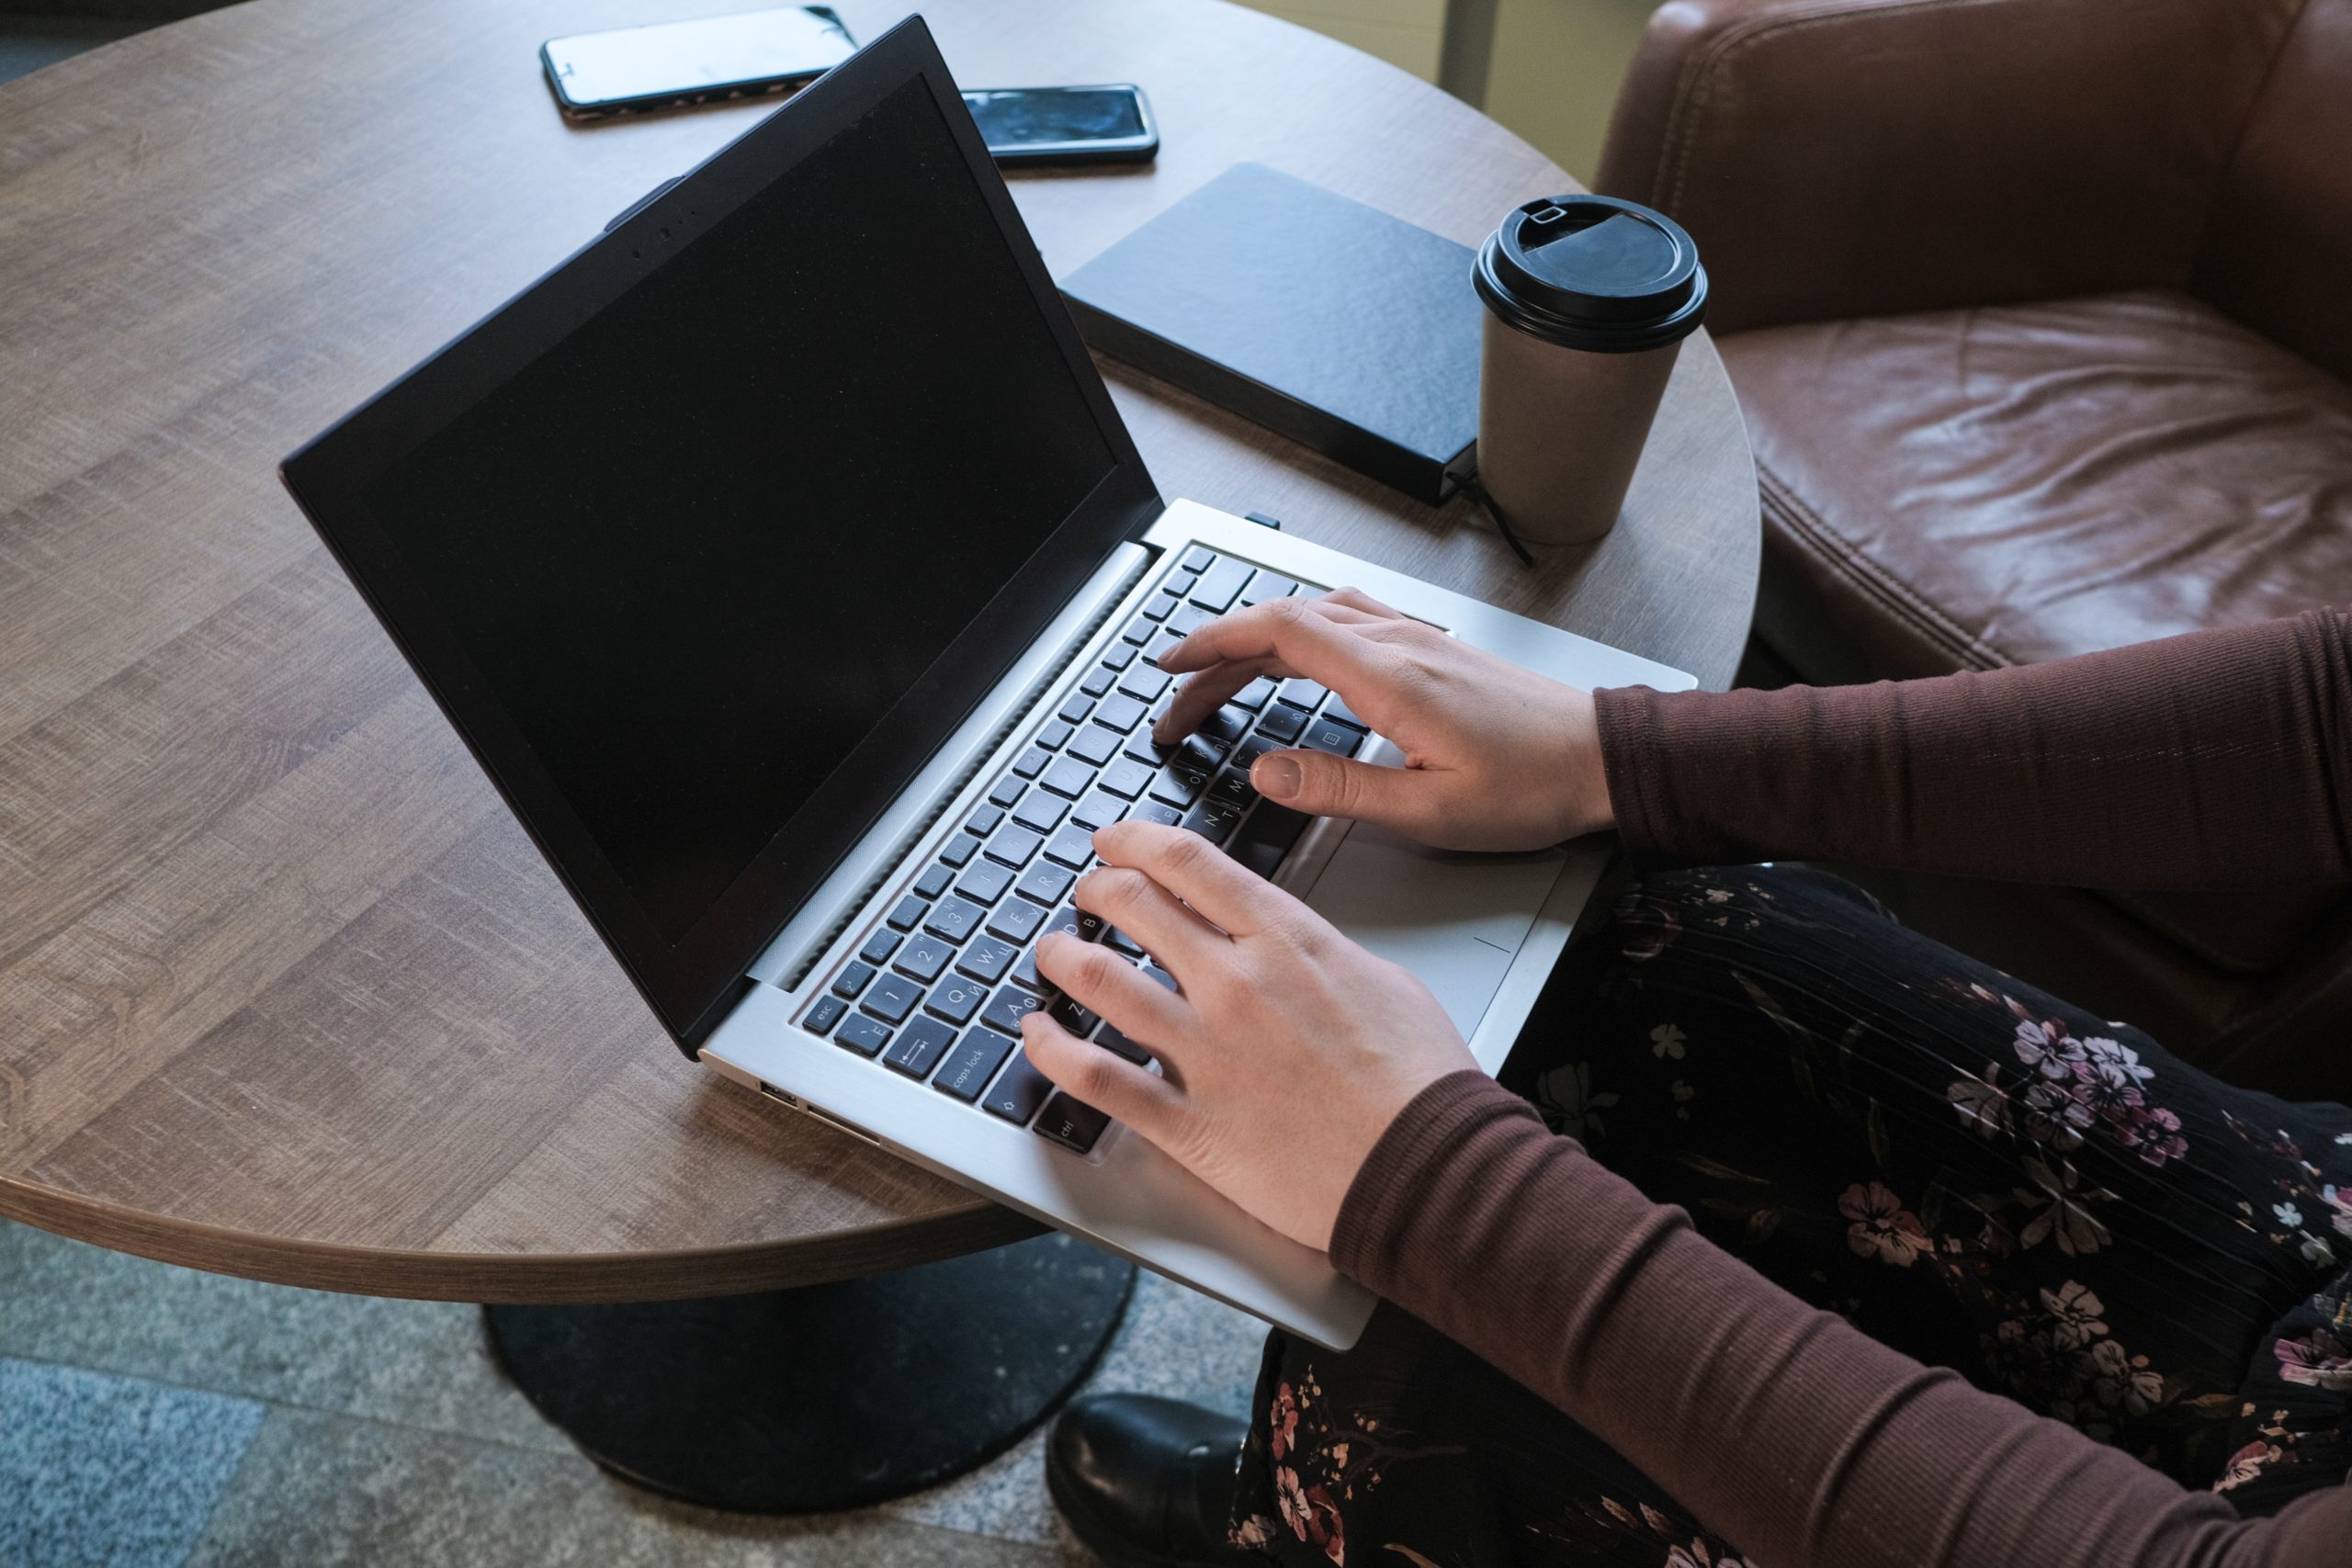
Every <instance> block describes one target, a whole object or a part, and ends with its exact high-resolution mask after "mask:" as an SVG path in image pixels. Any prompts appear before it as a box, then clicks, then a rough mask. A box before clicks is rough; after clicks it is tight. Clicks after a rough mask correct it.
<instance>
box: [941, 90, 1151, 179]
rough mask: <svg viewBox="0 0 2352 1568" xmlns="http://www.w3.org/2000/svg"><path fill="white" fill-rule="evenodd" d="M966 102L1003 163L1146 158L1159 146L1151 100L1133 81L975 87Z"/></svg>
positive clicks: (967, 93)
mask: <svg viewBox="0 0 2352 1568" xmlns="http://www.w3.org/2000/svg"><path fill="white" fill-rule="evenodd" d="M964 102H965V105H966V106H967V107H969V108H970V109H971V111H972V118H973V120H974V121H975V122H976V123H978V126H979V128H980V139H981V140H982V141H986V142H987V143H988V144H989V156H991V157H993V158H994V159H995V160H996V161H997V162H998V163H1000V164H1010V165H1019V164H1148V163H1149V162H1151V160H1152V158H1153V156H1154V155H1155V154H1157V153H1158V152H1159V126H1157V125H1156V124H1154V123H1153V122H1152V118H1151V105H1150V104H1149V103H1148V101H1146V99H1145V98H1144V96H1143V89H1142V88H1140V87H1138V86H1136V85H1134V84H1133V83H1131V82H1126V83H1115V84H1110V85H1103V86H1099V87H988V88H980V87H974V88H967V89H966V91H965V93H964Z"/></svg>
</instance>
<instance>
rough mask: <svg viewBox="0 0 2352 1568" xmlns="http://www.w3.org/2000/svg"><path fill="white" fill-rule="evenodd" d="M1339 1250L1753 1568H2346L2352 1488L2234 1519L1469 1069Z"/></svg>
mask: <svg viewBox="0 0 2352 1568" xmlns="http://www.w3.org/2000/svg"><path fill="white" fill-rule="evenodd" d="M1331 1260H1332V1262H1333V1263H1334V1264H1336V1265H1337V1266H1338V1267H1339V1268H1340V1269H1341V1270H1342V1271H1343V1272H1345V1273H1347V1274H1348V1275H1350V1276H1351V1277H1352V1278H1353V1279H1355V1280H1359V1281H1361V1282H1362V1283H1363V1284H1364V1285H1366V1286H1369V1287H1370V1288H1371V1289H1373V1290H1374V1291H1376V1292H1379V1293H1380V1294H1381V1295H1383V1296H1385V1297H1387V1298H1388V1299H1389V1300H1391V1301H1394V1302H1396V1303H1397V1304H1398V1305H1399V1306H1402V1307H1403V1308H1405V1310H1407V1311H1408V1312H1410V1313H1412V1314H1415V1315H1416V1316H1419V1317H1420V1318H1422V1319H1423V1320H1425V1321H1426V1322H1428V1323H1430V1325H1433V1326H1435V1327H1436V1328H1438V1329H1439V1330H1440V1331H1442V1332H1443V1333H1444V1334H1446V1335H1447V1336H1449V1337H1452V1338H1453V1339H1455V1340H1456V1341H1458V1342H1459V1343H1461V1344H1463V1345H1464V1346H1466V1347H1468V1348H1470V1349H1471V1350H1473V1351H1476V1353H1477V1354H1478V1355H1479V1356H1481V1357H1483V1358H1484V1359H1487V1361H1489V1362H1491V1363H1493V1364H1494V1365H1495V1366H1496V1367H1498V1368H1499V1369H1500V1370H1501V1371H1504V1372H1506V1373H1508V1374H1509V1375H1510V1376H1511V1377H1514V1378H1516V1379H1518V1380H1519V1381H1520V1382H1522V1383H1524V1384H1526V1385H1527V1387H1529V1388H1530V1389H1532V1390H1533V1391H1534V1392H1535V1393H1538V1394H1540V1395H1542V1396H1543V1397H1544V1399H1547V1400H1549V1401H1550V1402H1551V1403H1552V1404H1555V1405H1556V1406H1558V1407H1559V1408H1560V1409H1561V1410H1563V1411H1565V1412H1566V1414H1567V1415H1569V1416H1572V1417H1574V1418H1575V1419H1576V1420H1577V1421H1579V1422H1581V1423H1583V1424H1584V1425H1585V1426H1586V1427H1589V1428H1590V1429H1591V1430H1592V1431H1593V1433H1594V1434H1595V1435H1597V1436H1598V1437H1600V1438H1601V1439H1602V1440H1603V1441H1605V1442H1607V1443H1608V1444H1610V1446H1611V1447H1612V1448H1614V1449H1616V1450H1618V1451H1619V1452H1620V1453H1622V1454H1623V1455H1624V1456H1625V1457H1626V1458H1627V1459H1629V1460H1631V1461H1633V1462H1634V1464H1636V1465H1638V1466H1639V1467H1641V1469H1642V1470H1643V1471H1644V1472H1646V1473H1647V1474H1648V1475H1649V1476H1650V1477H1651V1478H1652V1479H1653V1480H1655V1481H1657V1483H1659V1484H1660V1485H1662V1486H1664V1487H1665V1488H1666V1489H1667V1490H1668V1492H1669V1493H1671V1494H1672V1495H1674V1496H1675V1497H1676V1498H1677V1499H1678V1500H1679V1502H1681V1503H1682V1504H1683V1505H1684V1506H1686V1507H1688V1508H1690V1509H1691V1511H1692V1512H1693V1513H1694V1514H1695V1515H1696V1516H1697V1517H1698V1518H1699V1519H1700V1521H1701V1522H1702V1523H1703V1524H1704V1525H1705V1526H1706V1528H1707V1529H1710V1530H1712V1531H1713V1532H1715V1533H1716V1534H1718V1535H1721V1536H1722V1537H1724V1539H1726V1540H1730V1541H1732V1542H1733V1543H1735V1544H1736V1546H1738V1547H1739V1548H1740V1550H1741V1551H1742V1552H1743V1553H1745V1554H1746V1555H1747V1557H1748V1558H1749V1559H1750V1560H1751V1561H1753V1562H1755V1563H1757V1564H1758V1565H1759V1568H2018V1565H2020V1564H2028V1563H2030V1564H2032V1565H2033V1568H2125V1565H2128V1568H2345V1564H2346V1562H2347V1561H2352V1546H2347V1544H2346V1543H2347V1542H2352V1488H2338V1489H2336V1490H2335V1491H2332V1492H2327V1493H2322V1494H2317V1495H2312V1496H2309V1497H2305V1498H2301V1499H2300V1500H2298V1501H2297V1502H2295V1503H2294V1504H2292V1505H2290V1506H2288V1507H2287V1508H2286V1509H2284V1510H2283V1511H2281V1512H2280V1513H2279V1514H2278V1516H2277V1517H2272V1518H2267V1519H2241V1518H2239V1517H2238V1516H2237V1515H2236V1513H2235V1512H2234V1511H2233V1509H2232V1508H2231V1507H2230V1506H2229V1505H2228V1504H2227V1503H2226V1502H2224V1501H2222V1499H2221V1498H2219V1497H2217V1496H2214V1495H2211V1494H2208V1493H2192V1492H2188V1491H2186V1490H2184V1489H2182V1488H2181V1487H2179V1486H2177V1485H2176V1484H2175V1483H2172V1482H2170V1481H2168V1480H2166V1479H2165V1477H2164V1476H2162V1475H2160V1474H2158V1473H2157V1472H2154V1471H2153V1470H2150V1469H2148V1468H2147V1467H2146V1466H2145V1465H2143V1464H2141V1463H2140V1462H2139V1461H2136V1460H2134V1459H2132V1458H2131V1457H2130V1456H2128V1455H2126V1454H2124V1453H2121V1452H2120V1451H2119V1450H2114V1449H2111V1448H2109V1447H2106V1446H2105V1445H2103V1444H2100V1443H2096V1442H2093V1441H2092V1440H2091V1439H2090V1438H2086V1437H2084V1436H2083V1435H2082V1434H2081V1433H2079V1432H2077V1431H2075V1430H2074V1429H2073V1428H2072V1427H2064V1426H2061V1425H2060V1424H2058V1423H2057V1422H2055V1421H2049V1420H2044V1419H2042V1418H2041V1417H2039V1416H2033V1415H2031V1414H2030V1413H2028V1412H2027V1411H2026V1410H2025V1409H2024V1408H2023V1407H2022V1406H2020V1405H2018V1404H2012V1403H2011V1402H2009V1401H2007V1400H2006V1399H2002V1398H1999V1397H1997V1396H1996V1395H1993V1394H1989V1393H1984V1392H1982V1391H1980V1390H1978V1389H1976V1388H1974V1387H1973V1386H1971V1385H1970V1384H1969V1383H1968V1382H1965V1381H1964V1380H1962V1378H1961V1377H1959V1376H1958V1375H1957V1374H1956V1373H1953V1372H1950V1371H1940V1370H1930V1369H1928V1368H1927V1367H1924V1366H1922V1365H1920V1364H1919V1363H1918V1362H1917V1361H1914V1360H1912V1359H1909V1358H1908V1357H1905V1356H1903V1355H1900V1354H1898V1353H1897V1352H1895V1351H1894V1350H1890V1349H1888V1348H1886V1347H1885V1346H1883V1345H1881V1344H1879V1343H1878V1342H1877V1341H1876V1340H1874V1339H1871V1337H1869V1336H1867V1335H1865V1334H1863V1333H1861V1332H1860V1330H1858V1329H1856V1328H1854V1327H1852V1326H1851V1325H1849V1324H1847V1323H1846V1322H1845V1321H1844V1320H1843V1319H1842V1318H1839V1317H1838V1316H1836V1315H1834V1314H1829V1313H1825V1312H1819V1311H1816V1310H1815V1309H1814V1308H1812V1307H1809V1306H1807V1305H1805V1304H1804V1303H1803V1302H1800V1301H1798V1300H1797V1299H1796V1298H1795V1297H1793V1296H1792V1295H1789V1294H1788V1293H1787V1292H1783V1291H1781V1289H1779V1288H1778V1287H1777V1286H1775V1285H1773V1284H1771V1283H1770V1282H1769V1281H1767V1280H1764V1279H1763V1278H1762V1277H1761V1276H1760V1275H1758V1274H1757V1273H1755V1272H1754V1271H1753V1270H1751V1269H1748V1268H1747V1267H1746V1266H1745V1265H1744V1264H1741V1263H1739V1262H1738V1261H1736V1259H1734V1258H1731V1257H1730V1256H1729V1255H1728V1254H1726V1253H1724V1252H1722V1251H1720V1250H1718V1249H1717V1248H1716V1247H1713V1246H1712V1245H1710V1244H1709V1243H1708V1242H1707V1241H1705V1240H1704V1239H1703V1238H1702V1237H1701V1236H1700V1235H1698V1234H1697V1233H1696V1232H1695V1231H1693V1230H1692V1229H1691V1224H1690V1221H1689V1219H1688V1217H1687V1216H1686V1215H1685V1214H1684V1213H1682V1211H1681V1210H1679V1209H1673V1208H1667V1207H1662V1206H1660V1205H1658V1204H1655V1203H1652V1202H1650V1201H1649V1200H1647V1199H1646V1198H1644V1197H1643V1196H1642V1195H1641V1193H1640V1192H1639V1191H1637V1190H1635V1189H1634V1187H1632V1186H1631V1185H1630V1184H1628V1183H1627V1182H1625V1181H1624V1180H1623V1179H1620V1178H1618V1177H1617V1176H1615V1175H1613V1174H1611V1172H1610V1171H1608V1170H1607V1169H1606V1168H1603V1167H1601V1166H1600V1165H1599V1164H1598V1163H1596V1162H1595V1161H1594V1160H1592V1159H1591V1158H1590V1157H1589V1156H1587V1155H1586V1154H1585V1152H1584V1150H1583V1149H1582V1148H1581V1147H1580V1146H1579V1145H1577V1144H1575V1143H1574V1142H1571V1141H1570V1140H1568V1139H1566V1138H1561V1137H1555V1136H1554V1135H1553V1134H1551V1133H1549V1132H1548V1131H1546V1130H1545V1128H1544V1124H1543V1123H1542V1122H1540V1121H1538V1120H1537V1119H1536V1117H1535V1115H1534V1113H1533V1112H1532V1111H1531V1110H1530V1109H1529V1108H1528V1107H1527V1105H1526V1104H1525V1103H1524V1102H1523V1101H1521V1100H1519V1099H1517V1098H1516V1097H1515V1096H1513V1095H1511V1094H1510V1092H1509V1091H1508V1090H1505V1089H1500V1088H1498V1087H1497V1086H1496V1085H1495V1084H1494V1083H1493V1082H1491V1081H1490V1080H1488V1079H1487V1077H1485V1076H1484V1075H1483V1074H1480V1073H1477V1072H1475V1071H1464V1072H1460V1073H1455V1074H1453V1075H1452V1076H1451V1077H1445V1078H1442V1079H1440V1080H1439V1081H1438V1082H1437V1083H1434V1084H1432V1085H1430V1087H1429V1088H1428V1089H1424V1090H1422V1091H1421V1093H1420V1095H1419V1097H1418V1098H1416V1099H1415V1100H1413V1102H1412V1103H1411V1104H1410V1105H1408V1107H1406V1109H1405V1110H1404V1111H1403V1112H1401V1113H1400V1114H1399V1115H1398V1116H1397V1120H1396V1122H1395V1123H1394V1124H1392V1125H1391V1126H1390V1128H1389V1129H1388V1132H1387V1134H1386V1135H1385V1136H1384V1137H1383V1138H1382V1139H1381V1141H1380V1144H1379V1145H1378V1146H1377V1147H1376V1148H1375V1149H1374V1151H1373V1154H1372V1156H1371V1157H1370V1158H1369V1159H1368V1160H1367V1161H1366V1162H1365V1163H1364V1166H1363V1169H1362V1170H1361V1171H1360V1172H1358V1174H1357V1176H1356V1179H1355V1182H1354V1184H1353V1186H1352V1187H1351V1189H1350V1190H1349V1193H1348V1197H1347V1201H1346V1204H1345V1206H1344V1207H1343V1208H1342V1209H1341V1211H1340V1219H1339V1224H1338V1228H1337V1230H1336V1231H1335V1233H1334V1234H1333V1236H1332V1240H1331Z"/></svg>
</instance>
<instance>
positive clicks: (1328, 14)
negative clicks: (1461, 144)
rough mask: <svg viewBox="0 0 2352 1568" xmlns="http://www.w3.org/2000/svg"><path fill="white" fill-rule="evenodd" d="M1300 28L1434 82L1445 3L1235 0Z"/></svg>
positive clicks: (1427, 0)
mask: <svg viewBox="0 0 2352 1568" xmlns="http://www.w3.org/2000/svg"><path fill="white" fill-rule="evenodd" d="M1239 3H1240V4H1242V5H1244V6H1249V7H1250V9H1251V10H1253V11H1264V12H1266V13H1267V14H1268V15H1270V16H1275V17H1281V18H1282V19H1283V20H1284V21H1286V22H1296V23H1297V24H1298V25H1299V26H1300V27H1302V28H1314V29H1315V30H1316V31H1317V32H1318V33H1323V34H1326V35H1328V36H1329V37H1331V38H1335V39H1339V40H1340V42H1341V43H1349V44H1353V45H1354V46H1355V47H1356V48H1358V49H1360V50H1363V51H1364V52H1365V53H1366V54H1376V55H1378V56H1379V57H1380V58H1381V59H1383V60H1385V61H1386V62H1388V63H1389V64H1391V65H1395V66H1397V67H1399V68H1401V69H1403V70H1406V71H1409V72H1411V73H1413V74H1414V75H1416V76H1419V78H1420V79H1421V80H1422V81H1424V82H1434V81H1436V80H1437V57H1438V41H1439V39H1440V38H1441V36H1442V34H1443V32H1444V30H1445V0H1239Z"/></svg>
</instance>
